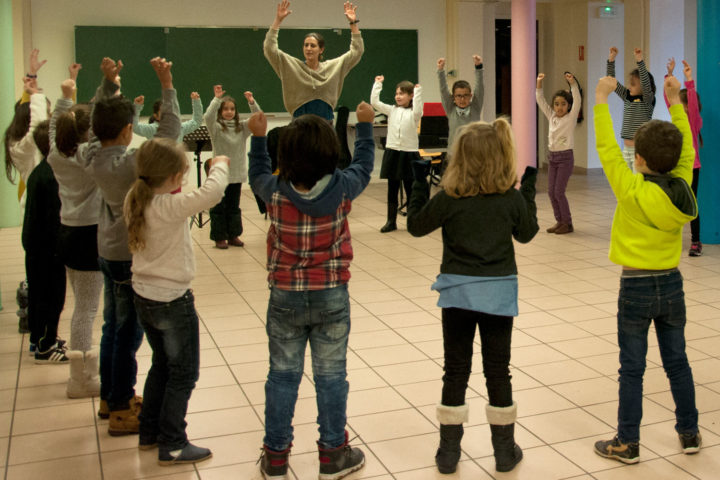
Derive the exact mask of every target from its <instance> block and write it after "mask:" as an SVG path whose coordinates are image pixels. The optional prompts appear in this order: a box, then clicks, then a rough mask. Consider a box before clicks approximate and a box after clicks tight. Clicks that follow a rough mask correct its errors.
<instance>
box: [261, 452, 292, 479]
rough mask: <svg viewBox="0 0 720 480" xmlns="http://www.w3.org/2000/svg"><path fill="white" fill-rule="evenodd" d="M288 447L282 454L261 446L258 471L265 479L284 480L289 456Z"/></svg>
mask: <svg viewBox="0 0 720 480" xmlns="http://www.w3.org/2000/svg"><path fill="white" fill-rule="evenodd" d="M291 447H292V444H291V445H290V447H288V448H286V449H285V450H283V451H282V452H276V451H275V450H270V449H269V448H268V447H267V446H266V445H263V446H262V454H260V459H259V460H258V462H260V471H261V472H262V474H263V477H264V478H266V479H272V478H285V476H286V475H287V471H288V455H290V448H291Z"/></svg>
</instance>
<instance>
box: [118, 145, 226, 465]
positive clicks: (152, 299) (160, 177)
mask: <svg viewBox="0 0 720 480" xmlns="http://www.w3.org/2000/svg"><path fill="white" fill-rule="evenodd" d="M228 166H229V159H228V158H227V157H222V156H221V157H216V158H214V159H213V160H212V166H211V168H210V174H209V176H208V178H207V180H205V183H204V184H203V186H202V187H200V189H198V190H193V191H192V192H188V193H177V194H172V193H171V192H173V191H175V190H177V189H179V188H180V186H181V185H182V181H183V176H184V174H185V172H186V171H187V170H188V162H187V157H186V155H185V152H184V151H183V149H182V148H181V147H180V146H179V145H178V144H177V143H175V141H174V140H173V139H169V138H154V139H153V140H148V141H147V142H145V143H144V144H142V146H141V147H140V148H139V149H138V151H137V167H136V171H137V180H135V183H134V184H133V185H132V187H131V188H130V191H129V192H128V194H127V197H125V204H124V206H123V213H124V217H125V222H126V223H127V227H128V245H129V247H130V251H131V252H132V288H133V290H134V292H135V295H134V303H135V309H136V311H137V316H138V320H139V321H140V324H141V325H142V327H143V329H144V330H145V336H146V337H147V340H148V343H149V344H150V346H151V347H152V350H153V357H152V366H151V367H150V371H149V372H148V378H147V380H146V381H145V390H144V394H143V407H142V412H141V413H140V416H139V420H140V439H139V448H140V449H141V450H149V449H151V448H153V447H155V446H156V445H157V446H158V447H159V452H158V463H159V464H160V465H173V464H176V463H192V462H199V461H202V460H206V459H208V458H210V457H211V456H212V453H211V452H210V450H209V449H207V448H201V447H197V446H195V445H193V444H191V443H189V442H188V439H187V434H186V432H185V427H186V425H187V424H186V422H185V414H186V413H187V406H188V401H189V399H190V394H191V393H192V391H193V389H194V388H195V383H196V382H197V380H198V376H199V371H200V343H199V331H198V316H197V312H196V311H195V300H194V297H193V294H192V289H191V288H190V286H191V285H190V284H191V282H192V280H193V278H194V276H195V256H194V254H193V249H192V240H191V238H190V226H189V223H188V220H187V219H188V217H189V216H191V215H194V214H196V213H198V212H200V211H202V210H205V209H208V208H210V207H211V206H213V205H215V204H216V203H217V202H219V201H220V199H221V198H222V196H223V192H224V191H225V188H226V187H227V176H228Z"/></svg>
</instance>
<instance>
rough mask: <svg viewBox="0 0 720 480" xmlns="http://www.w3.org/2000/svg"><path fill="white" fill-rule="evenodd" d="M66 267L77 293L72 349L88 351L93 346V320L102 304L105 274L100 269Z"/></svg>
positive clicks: (71, 330) (71, 333)
mask: <svg viewBox="0 0 720 480" xmlns="http://www.w3.org/2000/svg"><path fill="white" fill-rule="evenodd" d="M65 268H66V269H67V274H68V278H69V279H70V285H71V286H72V289H73V294H74V295H75V309H74V310H73V315H72V321H71V323H70V349H71V350H80V351H81V352H87V351H88V350H90V348H92V331H93V320H94V319H95V315H96V314H97V310H98V305H99V304H100V293H101V292H102V288H103V276H102V273H101V272H99V271H83V270H73V269H72V268H70V267H65Z"/></svg>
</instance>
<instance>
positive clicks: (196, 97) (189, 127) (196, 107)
mask: <svg viewBox="0 0 720 480" xmlns="http://www.w3.org/2000/svg"><path fill="white" fill-rule="evenodd" d="M190 101H191V102H192V118H191V119H190V120H187V121H185V122H183V123H182V136H183V137H184V136H185V135H187V134H188V133H191V132H194V131H195V130H197V129H198V127H200V125H202V122H203V108H202V102H201V101H200V94H199V93H198V92H192V93H190Z"/></svg>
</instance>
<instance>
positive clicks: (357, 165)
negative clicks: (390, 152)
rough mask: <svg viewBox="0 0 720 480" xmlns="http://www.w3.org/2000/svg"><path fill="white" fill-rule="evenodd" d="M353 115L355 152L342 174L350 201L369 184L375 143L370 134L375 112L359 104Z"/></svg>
mask: <svg viewBox="0 0 720 480" xmlns="http://www.w3.org/2000/svg"><path fill="white" fill-rule="evenodd" d="M355 115H356V116H357V120H358V123H357V125H356V126H355V151H354V153H353V156H352V163H350V165H349V166H348V167H347V168H346V169H345V170H343V172H342V176H343V182H344V184H345V189H346V192H347V195H348V197H349V198H350V199H351V200H353V199H355V198H357V197H358V195H360V194H361V193H362V191H363V190H365V187H367V185H368V183H370V176H371V174H372V170H373V165H374V163H375V142H374V141H373V134H372V121H373V120H374V119H375V112H374V111H373V109H372V107H371V106H370V105H369V104H367V103H365V102H360V104H358V106H357V109H356V110H355Z"/></svg>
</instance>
